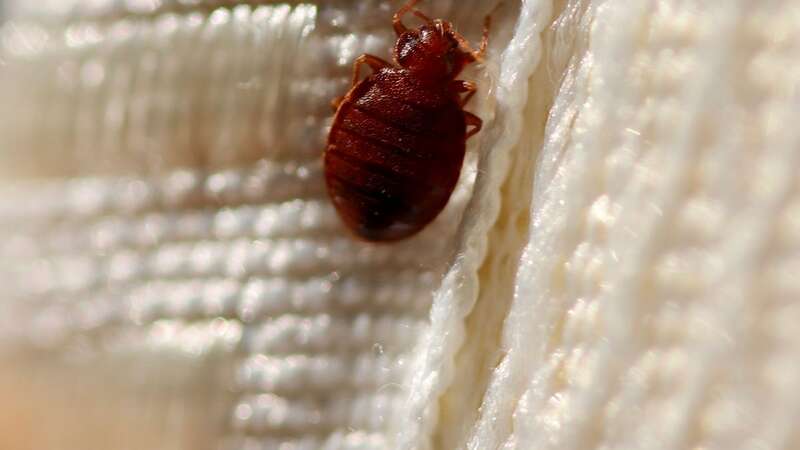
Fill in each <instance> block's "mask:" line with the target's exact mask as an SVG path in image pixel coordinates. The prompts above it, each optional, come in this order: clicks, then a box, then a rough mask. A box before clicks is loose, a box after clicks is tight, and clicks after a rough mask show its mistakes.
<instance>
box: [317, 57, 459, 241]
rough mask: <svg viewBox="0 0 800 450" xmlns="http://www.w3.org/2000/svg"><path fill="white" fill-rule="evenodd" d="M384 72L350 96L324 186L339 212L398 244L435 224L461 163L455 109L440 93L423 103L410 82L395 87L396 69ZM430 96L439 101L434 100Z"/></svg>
mask: <svg viewBox="0 0 800 450" xmlns="http://www.w3.org/2000/svg"><path fill="white" fill-rule="evenodd" d="M389 70H391V72H390V73H388V74H387V73H381V72H379V73H377V74H375V75H373V76H371V77H369V78H367V79H366V80H364V81H362V82H361V83H359V84H358V85H357V86H356V87H355V88H353V90H352V91H351V92H350V94H348V96H347V97H346V98H345V101H344V102H343V103H342V104H341V105H340V108H339V111H338V113H337V115H336V119H335V121H334V123H333V126H332V127H331V132H330V135H329V138H328V146H327V148H326V151H325V177H326V182H327V185H328V190H329V192H330V194H331V197H332V198H333V202H334V204H335V206H336V208H337V209H338V211H339V214H340V215H341V216H342V218H343V219H344V220H345V222H346V223H347V224H348V225H349V226H350V227H351V228H352V229H353V230H355V231H356V232H357V233H358V234H359V235H361V236H362V237H364V238H365V239H369V240H375V241H382V240H396V239H401V238H403V237H406V236H409V235H411V234H414V233H415V232H417V231H418V230H419V229H421V228H423V227H424V226H425V225H427V224H428V223H429V222H430V221H431V220H433V219H434V218H435V217H436V215H438V213H439V212H440V211H441V210H442V208H444V206H445V205H446V203H447V200H448V199H449V197H450V194H451V193H452V191H453V188H454V187H455V184H456V181H457V180H458V175H459V173H460V171H461V164H462V162H463V158H464V141H465V130H466V127H465V124H464V117H463V113H462V111H461V109H460V107H459V105H458V104H457V103H456V102H455V101H454V100H451V99H449V98H447V97H446V96H445V95H442V94H443V92H442V93H439V92H433V93H430V92H428V93H427V94H428V95H426V96H424V97H423V98H422V101H420V98H419V96H420V95H423V94H426V92H420V90H418V89H410V88H409V85H412V86H413V83H409V82H408V80H401V81H398V72H397V70H396V69H387V71H389ZM400 75H402V74H400ZM403 81H405V82H403ZM412 81H413V80H412ZM442 89H443V88H442ZM435 95H438V98H439V99H440V100H439V101H432V99H431V96H435ZM433 100H436V99H433Z"/></svg>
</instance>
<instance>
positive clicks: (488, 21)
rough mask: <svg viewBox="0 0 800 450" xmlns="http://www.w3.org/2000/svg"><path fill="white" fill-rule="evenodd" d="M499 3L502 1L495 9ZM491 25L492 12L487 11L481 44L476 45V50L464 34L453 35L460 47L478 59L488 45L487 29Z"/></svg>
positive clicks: (480, 58) (481, 57) (481, 56)
mask: <svg viewBox="0 0 800 450" xmlns="http://www.w3.org/2000/svg"><path fill="white" fill-rule="evenodd" d="M500 5H502V3H499V4H498V5H497V7H495V10H496V9H497V8H498V7H500ZM491 26H492V14H491V13H489V14H488V15H487V16H486V17H484V18H483V37H482V38H481V45H480V47H478V50H473V49H472V46H470V45H469V42H467V40H466V39H464V36H461V35H460V34H458V33H455V35H454V37H455V38H456V40H457V41H458V43H459V45H461V47H463V48H464V50H465V51H466V52H467V53H469V54H470V55H472V57H473V58H474V59H475V60H477V61H480V60H482V59H483V55H484V53H486V47H487V46H488V45H489V29H490V28H491Z"/></svg>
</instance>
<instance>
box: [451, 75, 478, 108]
mask: <svg viewBox="0 0 800 450" xmlns="http://www.w3.org/2000/svg"><path fill="white" fill-rule="evenodd" d="M450 86H451V89H453V91H455V92H456V93H458V94H460V93H462V92H466V93H467V95H465V96H464V98H462V99H461V106H464V105H466V104H467V102H469V101H470V99H472V96H473V95H475V92H476V91H477V90H478V86H477V85H476V84H475V83H473V82H472V81H464V80H453V81H452V82H451V84H450Z"/></svg>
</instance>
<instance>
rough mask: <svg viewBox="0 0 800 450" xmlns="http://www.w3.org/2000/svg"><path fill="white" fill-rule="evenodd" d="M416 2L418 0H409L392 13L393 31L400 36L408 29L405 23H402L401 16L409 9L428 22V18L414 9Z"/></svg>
mask: <svg viewBox="0 0 800 450" xmlns="http://www.w3.org/2000/svg"><path fill="white" fill-rule="evenodd" d="M417 3H419V0H409V1H408V3H406V4H405V5H403V6H402V7H401V8H400V9H398V10H397V12H396V13H394V17H393V18H392V25H393V26H394V32H395V33H397V35H398V36H400V35H401V34H403V33H405V32H406V31H407V30H408V28H407V27H406V26H405V25H403V20H402V19H403V16H404V15H405V14H406V13H408V12H410V11H413V12H414V15H416V16H417V17H420V16H421V17H422V18H423V20H425V21H426V22H430V19H428V18H427V17H425V16H424V15H422V13H421V12H419V11H417V10H415V9H414V6H416V4H417Z"/></svg>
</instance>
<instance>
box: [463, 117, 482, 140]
mask: <svg viewBox="0 0 800 450" xmlns="http://www.w3.org/2000/svg"><path fill="white" fill-rule="evenodd" d="M464 119H465V120H466V122H467V125H472V126H473V127H474V128H472V129H471V130H469V131H467V137H466V139H469V138H471V137H472V136H473V135H475V133H477V132H478V131H481V127H483V120H481V118H480V117H478V116H476V115H475V114H472V113H471V112H467V111H464Z"/></svg>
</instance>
